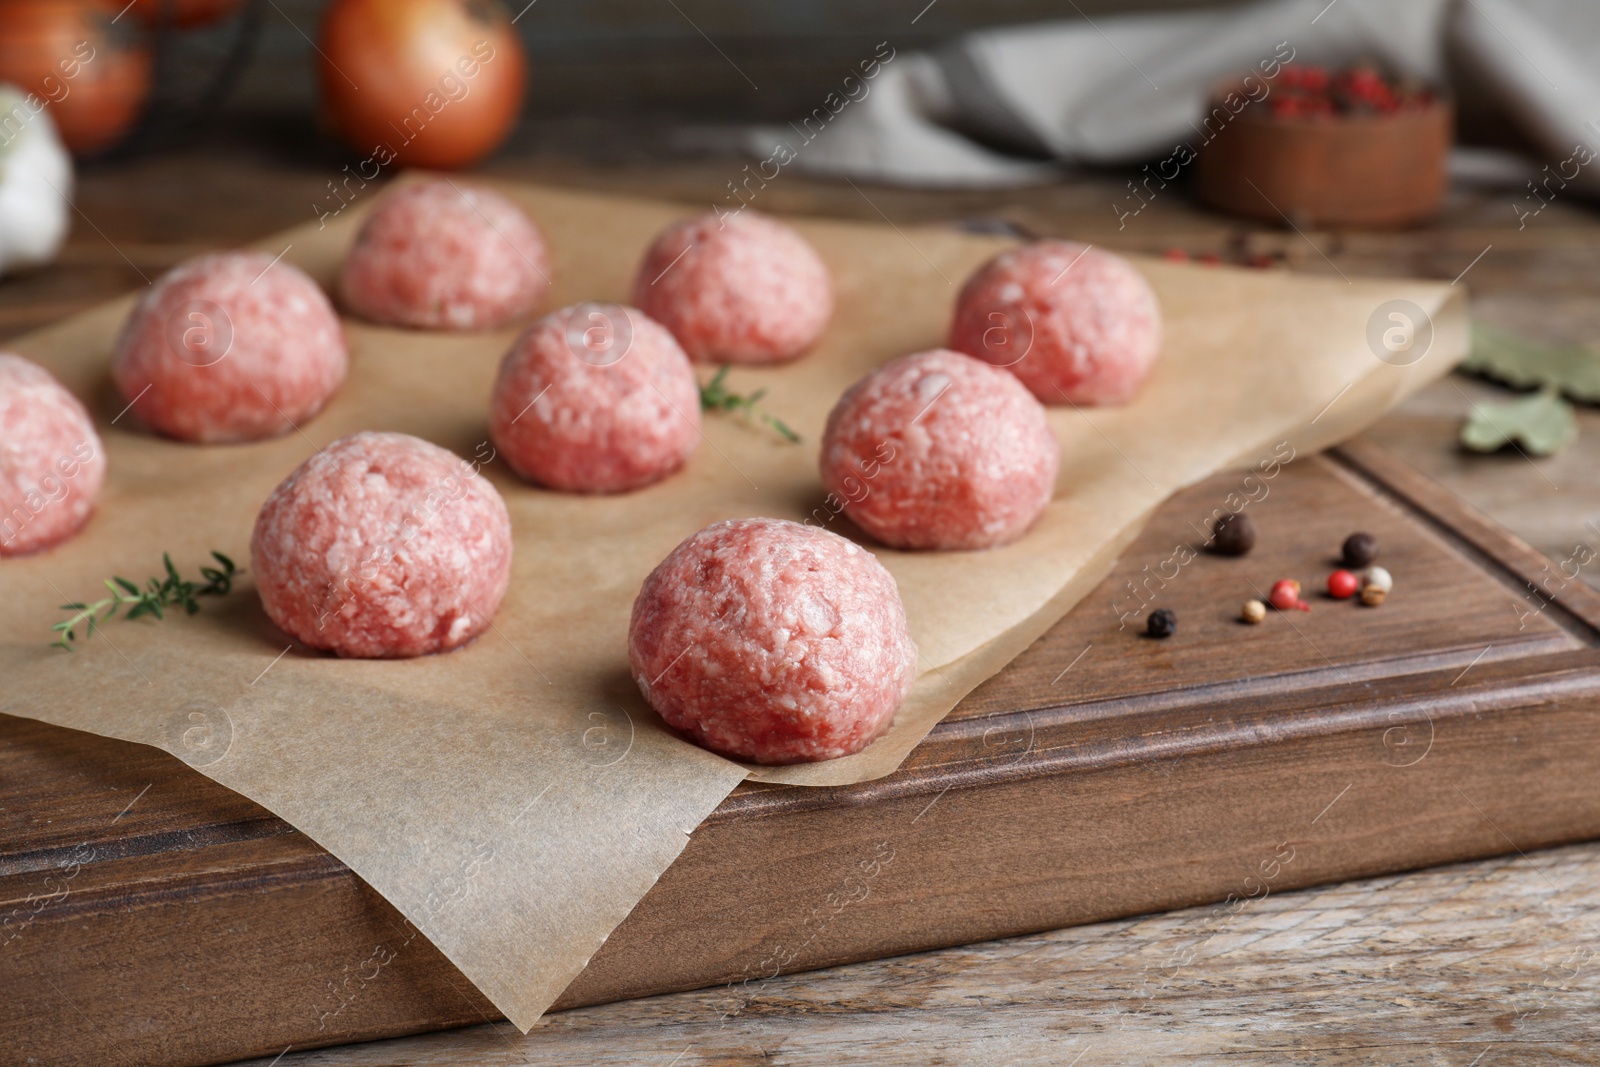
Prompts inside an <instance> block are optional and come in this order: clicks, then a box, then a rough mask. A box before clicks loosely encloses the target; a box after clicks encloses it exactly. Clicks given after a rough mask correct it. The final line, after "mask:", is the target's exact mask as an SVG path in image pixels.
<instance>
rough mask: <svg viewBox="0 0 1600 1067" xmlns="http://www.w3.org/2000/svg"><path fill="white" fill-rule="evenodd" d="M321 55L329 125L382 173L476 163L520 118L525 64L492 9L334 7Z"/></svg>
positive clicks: (373, 1)
mask: <svg viewBox="0 0 1600 1067" xmlns="http://www.w3.org/2000/svg"><path fill="white" fill-rule="evenodd" d="M319 51H320V53H321V64H320V79H321V83H322V100H323V105H324V108H325V113H326V117H327V118H328V120H329V121H330V123H331V124H332V126H333V127H334V129H335V130H336V131H337V132H338V133H339V134H340V135H341V136H342V137H343V138H344V139H345V140H346V141H347V142H348V143H349V144H350V146H351V147H352V148H355V149H356V150H357V151H360V152H366V153H370V154H371V155H372V156H373V158H374V159H375V160H377V162H378V163H379V164H380V165H381V164H387V163H389V162H391V161H393V162H398V163H400V164H402V165H405V166H422V167H441V168H453V167H461V166H465V165H467V164H469V163H473V162H475V161H477V160H479V159H481V158H483V157H484V156H486V155H488V154H489V153H490V152H492V151H493V150H494V149H495V148H496V147H498V146H499V144H500V143H501V142H502V141H503V140H505V137H506V135H507V134H508V133H509V132H510V131H511V127H512V125H513V124H514V123H515V122H516V120H517V115H518V113H519V112H520V111H521V110H522V93H523V87H524V85H525V83H526V81H527V67H528V63H527V58H526V56H525V55H524V54H523V50H522V41H521V40H520V39H519V38H518V37H517V32H516V28H515V27H513V26H512V25H511V17H510V15H509V13H508V12H507V11H506V8H505V7H504V6H503V5H502V4H500V3H498V2H497V0H334V3H333V4H332V5H331V6H330V7H329V8H328V13H327V15H326V16H325V17H324V18H323V21H322V31H321V44H320V48H319Z"/></svg>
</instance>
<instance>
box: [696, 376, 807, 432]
mask: <svg viewBox="0 0 1600 1067" xmlns="http://www.w3.org/2000/svg"><path fill="white" fill-rule="evenodd" d="M728 369H729V368H727V367H719V368H718V369H717V373H716V374H714V375H712V376H711V380H710V381H709V382H706V383H705V384H704V385H702V386H701V387H700V410H702V411H729V412H735V413H738V414H742V415H743V416H744V418H745V421H746V422H759V423H761V424H762V425H764V426H766V427H767V428H769V429H771V430H772V431H773V432H774V433H776V434H777V435H778V436H780V437H782V438H783V439H784V440H785V441H788V442H789V443H791V444H796V445H797V444H799V443H800V435H799V434H797V433H795V432H794V431H793V430H791V429H790V428H789V425H788V424H787V423H785V422H784V421H783V420H782V419H779V418H777V417H776V416H774V415H772V414H770V413H769V412H767V411H764V410H762V408H761V400H762V398H763V397H765V396H766V395H767V391H766V390H765V389H757V390H756V391H755V392H753V393H751V394H750V395H749V396H740V395H739V394H738V393H735V392H732V391H731V390H729V389H728V387H727V385H726V384H725V382H726V379H727V377H728Z"/></svg>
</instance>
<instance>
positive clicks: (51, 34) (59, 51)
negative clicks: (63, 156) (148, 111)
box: [0, 0, 150, 155]
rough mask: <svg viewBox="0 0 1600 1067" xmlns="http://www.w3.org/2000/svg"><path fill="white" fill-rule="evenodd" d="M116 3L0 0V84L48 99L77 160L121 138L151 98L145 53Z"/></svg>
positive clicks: (148, 62)
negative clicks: (2, 0) (79, 156)
mask: <svg viewBox="0 0 1600 1067" xmlns="http://www.w3.org/2000/svg"><path fill="white" fill-rule="evenodd" d="M116 17H117V7H116V6H115V4H114V2H100V0H4V2H0V81H7V82H11V83H13V84H15V85H17V86H18V87H20V88H21V89H22V90H23V91H24V92H27V93H33V94H35V95H36V96H38V97H39V98H40V99H41V100H44V101H47V102H48V109H49V112H50V117H51V119H53V120H54V122H55V126H56V128H57V129H58V130H60V131H61V139H62V140H63V141H65V142H66V143H67V147H68V148H70V149H72V150H73V151H74V152H76V153H78V154H80V155H82V154H85V153H89V152H95V151H98V150H100V149H102V148H109V147H110V146H111V145H113V144H115V143H116V142H117V141H119V140H121V138H122V136H123V134H125V133H126V132H127V131H128V127H130V126H132V125H133V122H134V120H135V119H137V118H138V117H139V113H140V112H141V111H142V110H143V109H144V102H145V98H146V97H147V96H148V95H149V93H150V52H149V49H147V48H146V47H145V46H144V44H143V43H142V42H141V41H140V40H139V39H138V35H137V31H136V29H135V28H134V24H133V21H132V20H131V19H126V20H122V21H120V22H117V21H114V20H115V19H116Z"/></svg>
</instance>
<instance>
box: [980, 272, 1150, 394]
mask: <svg viewBox="0 0 1600 1067" xmlns="http://www.w3.org/2000/svg"><path fill="white" fill-rule="evenodd" d="M950 347H951V348H953V349H955V350H956V351H958V352H965V353H966V354H967V355H969V356H976V357H977V358H979V359H981V360H985V361H987V362H989V363H993V364H994V365H995V366H998V367H1005V368H1006V369H1007V370H1009V371H1011V373H1013V374H1015V375H1016V376H1017V377H1018V378H1019V379H1021V380H1022V383H1023V384H1024V385H1026V386H1027V387H1028V388H1029V389H1031V390H1032V391H1033V395H1034V396H1036V397H1038V398H1039V399H1040V400H1042V401H1044V402H1045V403H1046V404H1066V403H1072V404H1125V403H1127V402H1128V401H1129V400H1131V399H1133V395H1134V394H1135V393H1137V392H1138V391H1139V386H1140V384H1142V383H1143V382H1144V379H1145V376H1146V375H1147V374H1149V372H1150V367H1151V365H1152V364H1154V363H1155V360H1156V356H1157V355H1159V354H1160V352H1161V308H1160V305H1158V304H1157V303H1156V295H1155V293H1154V292H1153V291H1152V290H1151V288H1150V284H1149V283H1148V282H1146V281H1145V280H1144V275H1142V274H1140V273H1139V272H1138V271H1137V270H1135V269H1134V268H1133V266H1132V265H1131V264H1130V263H1128V261H1127V260H1125V259H1123V258H1122V257H1120V256H1115V255H1112V254H1111V253H1110V252H1100V251H1096V250H1094V249H1091V248H1088V247H1087V246H1085V245H1081V244H1077V243H1075V242H1073V241H1039V242H1037V243H1035V244H1031V245H1028V246H1027V247H1026V248H1019V249H1015V250H1013V251H1010V252H1002V253H1000V254H999V255H998V256H995V257H994V258H993V259H991V260H990V261H989V262H988V263H986V264H984V265H983V267H981V268H980V269H979V270H978V272H977V273H976V274H974V275H973V276H972V277H971V278H969V279H967V284H966V285H965V286H963V287H962V289H961V296H960V298H959V299H958V300H957V301H956V317H955V322H954V323H953V324H952V325H951V327H950Z"/></svg>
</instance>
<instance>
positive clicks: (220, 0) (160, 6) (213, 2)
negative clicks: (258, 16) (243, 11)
mask: <svg viewBox="0 0 1600 1067" xmlns="http://www.w3.org/2000/svg"><path fill="white" fill-rule="evenodd" d="M238 6H239V0H133V13H134V14H135V15H138V16H139V21H141V22H143V23H144V24H145V25H146V26H159V25H161V20H162V19H163V18H164V17H166V18H171V19H172V22H173V25H176V26H181V27H183V28H184V29H188V28H189V27H191V26H204V25H206V24H207V23H209V22H216V21H217V20H218V19H223V18H226V17H227V16H229V15H231V14H233V12H234V9H235V8H237V7H238ZM169 9H170V11H171V14H170V15H168V14H167V12H168V10H169Z"/></svg>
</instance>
